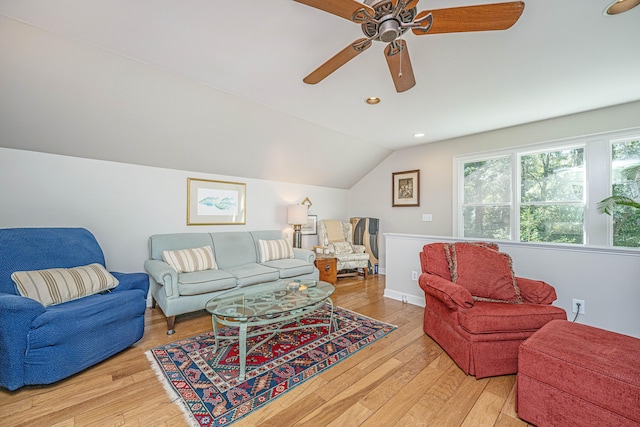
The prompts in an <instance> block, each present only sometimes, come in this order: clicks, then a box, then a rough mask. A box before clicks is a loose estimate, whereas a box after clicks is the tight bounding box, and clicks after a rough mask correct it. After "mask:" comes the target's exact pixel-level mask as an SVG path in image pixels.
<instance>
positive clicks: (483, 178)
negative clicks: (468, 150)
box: [462, 157, 511, 240]
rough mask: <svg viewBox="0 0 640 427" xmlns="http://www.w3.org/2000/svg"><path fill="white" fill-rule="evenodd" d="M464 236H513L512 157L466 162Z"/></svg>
mask: <svg viewBox="0 0 640 427" xmlns="http://www.w3.org/2000/svg"><path fill="white" fill-rule="evenodd" d="M462 216H463V218H464V235H465V236H466V237H485V238H487V237H488V238H491V239H502V240H508V239H511V219H510V218H511V159H510V158H509V157H501V158H497V159H492V160H485V161H481V162H471V163H465V164H464V201H463V205H462Z"/></svg>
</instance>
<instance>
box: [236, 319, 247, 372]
mask: <svg viewBox="0 0 640 427" xmlns="http://www.w3.org/2000/svg"><path fill="white" fill-rule="evenodd" d="M238 347H239V348H240V372H239V373H238V380H240V381H244V377H245V373H246V369H247V322H240V332H239V335H238Z"/></svg>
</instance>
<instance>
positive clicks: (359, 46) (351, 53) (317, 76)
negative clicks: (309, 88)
mask: <svg viewBox="0 0 640 427" xmlns="http://www.w3.org/2000/svg"><path fill="white" fill-rule="evenodd" d="M370 46H371V40H368V39H358V40H356V41H355V42H353V43H351V44H350V45H349V46H347V47H345V48H344V49H342V50H341V51H340V52H338V53H336V54H335V55H333V56H332V57H331V58H330V59H329V60H328V61H327V62H325V63H324V64H322V65H321V66H319V67H318V68H316V69H315V70H314V71H313V72H312V73H311V74H309V75H308V76H307V77H305V78H304V79H302V81H303V82H305V83H307V84H310V85H314V84H316V83H319V82H321V81H322V80H324V78H325V77H327V76H328V75H329V74H331V73H333V72H334V71H336V70H337V69H338V68H340V67H342V66H343V65H344V64H346V63H347V62H349V61H351V60H352V59H353V58H355V57H356V56H358V55H360V54H361V53H362V52H364V51H365V50H367V49H368V48H369V47H370Z"/></svg>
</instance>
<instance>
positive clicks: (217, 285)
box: [178, 270, 236, 295]
mask: <svg viewBox="0 0 640 427" xmlns="http://www.w3.org/2000/svg"><path fill="white" fill-rule="evenodd" d="M235 286H236V278H235V276H233V275H232V274H230V273H227V272H226V271H223V270H203V271H194V272H192V273H180V274H178V290H179V292H180V295H200V294H206V293H209V292H214V291H220V290H223V289H231V288H235Z"/></svg>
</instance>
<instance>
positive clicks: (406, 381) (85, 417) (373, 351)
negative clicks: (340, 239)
mask: <svg viewBox="0 0 640 427" xmlns="http://www.w3.org/2000/svg"><path fill="white" fill-rule="evenodd" d="M384 287H385V277H384V276H383V275H371V276H369V278H368V279H367V280H365V279H364V278H362V277H348V278H344V279H340V280H339V281H338V285H337V288H336V292H335V294H334V295H333V297H332V299H333V300H334V303H335V305H337V306H340V307H343V308H346V309H349V310H353V311H356V312H358V313H360V314H363V315H365V316H368V317H372V318H375V319H378V320H381V321H384V322H387V323H390V324H393V325H396V326H398V328H397V329H396V330H395V331H394V332H392V333H390V334H389V335H387V336H386V337H384V338H382V339H380V340H378V341H376V342H374V343H373V344H371V345H370V346H368V347H366V348H364V349H362V350H361V351H359V352H358V353H356V354H354V355H352V356H351V357H349V358H347V359H345V360H344V361H342V362H340V363H338V364H336V365H335V366H333V367H331V368H330V369H328V370H327V371H325V372H323V373H322V374H320V375H318V376H316V377H315V378H312V379H310V380H309V381H307V382H305V383H303V384H301V385H300V386H298V387H297V388H295V389H293V390H291V391H289V392H288V393H285V394H284V395H282V396H281V397H279V398H277V399H275V400H274V401H272V402H270V403H269V404H268V405H266V406H265V407H264V408H261V409H260V410H257V411H255V412H253V413H251V414H249V415H248V416H246V417H245V418H243V419H241V420H239V421H238V422H237V423H236V424H234V426H235V425H237V426H238V427H244V426H255V425H261V426H273V427H280V426H282V425H305V426H325V425H336V426H376V427H378V426H391V425H425V426H426V425H438V426H441V425H442V426H463V425H464V426H467V425H474V426H476V425H487V426H493V427H525V426H527V423H525V422H523V421H522V420H520V419H518V417H517V413H516V412H515V408H514V404H515V396H514V387H515V376H513V375H507V376H502V377H496V378H491V379H484V380H479V381H478V380H476V379H475V378H473V377H468V376H466V375H465V374H464V373H463V372H462V371H461V370H460V368H458V367H457V366H456V365H455V364H454V363H453V361H452V360H451V358H450V357H449V356H448V355H447V354H446V353H445V352H444V351H443V350H442V348H440V346H438V345H437V344H436V343H435V342H434V341H433V340H431V338H429V337H428V336H427V335H425V334H424V332H422V313H423V309H422V308H420V307H417V306H413V305H410V304H403V303H402V302H400V301H395V300H391V299H388V298H384V297H383V296H382V295H383V292H384ZM166 327H167V325H166V320H165V318H164V316H163V315H162V312H161V311H160V310H159V309H147V313H146V315H145V335H144V337H143V339H142V340H140V341H139V342H138V343H136V345H134V346H132V347H130V348H129V349H127V350H125V351H123V352H121V353H119V354H118V355H116V356H114V357H112V358H110V359H108V360H106V361H104V362H102V363H100V364H98V365H96V366H94V367H92V368H89V369H87V370H85V371H83V372H81V373H79V374H77V375H74V376H72V377H70V378H68V379H66V380H63V381H60V382H58V383H56V384H53V385H50V386H37V387H35V386H31V387H24V388H22V389H20V390H18V391H15V392H9V391H6V390H0V426H2V427H5V426H7V427H8V426H10V427H18V426H28V427H38V426H43V427H44V426H46V427H51V426H55V427H77V426H83V427H86V426H101V427H102V426H136V427H140V426H142V427H146V426H149V427H162V426H167V427H169V426H170V427H186V426H188V423H187V421H186V419H185V418H184V415H183V413H182V409H181V407H180V405H179V404H178V403H176V402H174V401H173V400H172V398H171V397H169V395H168V394H167V393H166V391H165V390H164V388H163V385H162V384H161V382H160V381H159V380H158V379H157V378H156V375H155V373H154V372H153V370H152V369H151V365H150V363H149V361H148V360H147V358H146V356H145V354H144V353H145V351H147V350H149V349H150V348H153V347H157V346H159V345H163V344H167V343H169V342H172V341H176V340H178V339H182V338H187V337H191V336H194V335H197V334H201V333H204V332H207V331H209V330H211V317H210V316H209V314H208V313H206V312H205V311H199V312H195V313H189V314H187V315H183V316H178V318H177V321H176V328H175V329H176V333H175V334H174V335H167V334H166Z"/></svg>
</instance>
